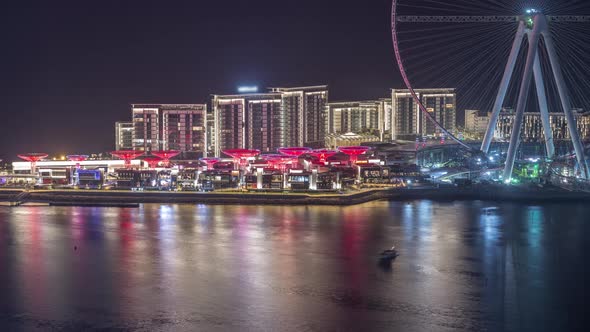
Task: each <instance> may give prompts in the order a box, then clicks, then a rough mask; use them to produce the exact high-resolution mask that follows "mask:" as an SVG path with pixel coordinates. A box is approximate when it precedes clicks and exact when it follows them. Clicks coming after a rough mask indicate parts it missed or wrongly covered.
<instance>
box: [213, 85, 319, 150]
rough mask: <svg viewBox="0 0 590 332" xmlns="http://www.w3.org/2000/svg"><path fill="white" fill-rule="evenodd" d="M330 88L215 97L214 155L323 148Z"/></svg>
mask: <svg viewBox="0 0 590 332" xmlns="http://www.w3.org/2000/svg"><path fill="white" fill-rule="evenodd" d="M327 102H328V87H327V86H325V85H321V86H311V87H300V88H271V89H270V92H268V93H252V94H237V95H214V96H213V100H212V105H213V131H214V134H213V138H212V141H213V146H214V148H213V151H214V154H215V156H220V155H221V151H223V150H225V149H235V148H241V149H259V150H261V151H263V152H270V151H276V149H278V148H280V147H283V146H310V147H322V146H323V145H324V138H325V130H326V125H325V123H326V116H325V113H326V105H327Z"/></svg>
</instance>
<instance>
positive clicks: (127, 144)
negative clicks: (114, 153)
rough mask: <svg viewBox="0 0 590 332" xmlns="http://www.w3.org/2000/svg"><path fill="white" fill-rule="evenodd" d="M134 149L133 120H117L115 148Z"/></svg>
mask: <svg viewBox="0 0 590 332" xmlns="http://www.w3.org/2000/svg"><path fill="white" fill-rule="evenodd" d="M131 149H133V122H124V121H118V122H115V150H131Z"/></svg>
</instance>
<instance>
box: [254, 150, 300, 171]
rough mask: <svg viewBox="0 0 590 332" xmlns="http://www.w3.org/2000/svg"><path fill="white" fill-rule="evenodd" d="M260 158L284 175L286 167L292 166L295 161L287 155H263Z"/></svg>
mask: <svg viewBox="0 0 590 332" xmlns="http://www.w3.org/2000/svg"><path fill="white" fill-rule="evenodd" d="M260 158H262V159H264V160H266V161H268V163H269V164H270V165H271V166H272V167H273V168H275V169H279V170H281V172H283V173H285V172H286V170H287V165H289V164H292V163H293V162H294V161H296V159H297V158H296V157H292V156H289V155H282V154H265V155H261V156H260Z"/></svg>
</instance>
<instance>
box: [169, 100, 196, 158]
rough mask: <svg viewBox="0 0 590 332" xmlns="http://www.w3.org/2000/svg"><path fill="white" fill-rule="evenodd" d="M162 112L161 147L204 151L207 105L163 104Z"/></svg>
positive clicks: (186, 150)
mask: <svg viewBox="0 0 590 332" xmlns="http://www.w3.org/2000/svg"><path fill="white" fill-rule="evenodd" d="M160 111H161V112H162V147H163V149H164V150H178V151H182V152H196V153H200V154H203V155H204V153H205V151H206V141H207V138H206V129H207V123H206V121H207V105H205V104H174V105H172V104H165V105H161V107H160Z"/></svg>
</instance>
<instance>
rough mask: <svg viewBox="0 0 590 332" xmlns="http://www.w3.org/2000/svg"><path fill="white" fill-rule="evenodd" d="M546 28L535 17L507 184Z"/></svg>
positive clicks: (506, 167) (507, 166)
mask: <svg viewBox="0 0 590 332" xmlns="http://www.w3.org/2000/svg"><path fill="white" fill-rule="evenodd" d="M545 26H546V21H545V18H544V17H543V16H541V15H536V16H535V17H534V26H533V31H532V32H530V34H529V49H528V53H527V60H526V64H525V66H524V73H523V77H522V81H521V82H520V90H519V91H518V101H517V103H516V114H515V116H514V123H513V125H512V134H511V136H510V145H508V153H507V154H506V164H505V165H504V176H503V178H502V179H503V180H504V181H505V182H510V180H511V179H512V170H513V168H514V159H515V157H516V150H518V146H519V145H520V131H521V129H522V120H523V118H524V111H525V109H526V104H527V100H528V96H529V92H530V88H531V80H532V78H533V67H534V63H535V59H537V48H538V47H539V39H540V37H541V31H543V30H542V29H543V28H544V27H545Z"/></svg>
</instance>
